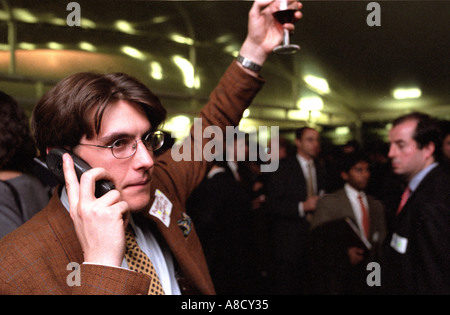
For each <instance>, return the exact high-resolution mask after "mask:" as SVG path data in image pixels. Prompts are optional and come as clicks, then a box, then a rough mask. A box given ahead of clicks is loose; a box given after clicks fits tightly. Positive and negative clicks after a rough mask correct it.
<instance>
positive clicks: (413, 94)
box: [392, 88, 422, 100]
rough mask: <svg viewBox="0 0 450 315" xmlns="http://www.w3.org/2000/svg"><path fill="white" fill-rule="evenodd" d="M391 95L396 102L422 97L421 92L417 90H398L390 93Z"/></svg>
mask: <svg viewBox="0 0 450 315" xmlns="http://www.w3.org/2000/svg"><path fill="white" fill-rule="evenodd" d="M392 95H393V96H394V98H395V99H397V100H403V99H408V98H419V97H421V96H422V91H421V90H420V89H419V88H398V89H395V90H394V91H393V92H392Z"/></svg>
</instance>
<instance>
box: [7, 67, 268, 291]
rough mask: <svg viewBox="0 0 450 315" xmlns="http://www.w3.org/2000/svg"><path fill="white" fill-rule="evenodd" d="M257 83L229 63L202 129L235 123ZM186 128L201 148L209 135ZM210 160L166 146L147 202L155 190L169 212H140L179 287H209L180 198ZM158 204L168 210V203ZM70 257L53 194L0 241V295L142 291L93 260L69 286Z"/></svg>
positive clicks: (68, 226)
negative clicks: (171, 262) (176, 155)
mask: <svg viewBox="0 0 450 315" xmlns="http://www.w3.org/2000/svg"><path fill="white" fill-rule="evenodd" d="M263 82H264V81H263V80H262V79H261V78H255V77H253V76H250V75H248V74H247V73H245V72H244V71H243V70H242V69H241V68H240V67H239V66H238V65H237V64H236V62H233V63H232V64H231V65H230V67H229V68H228V70H227V72H226V73H225V74H224V76H223V77H222V79H221V80H220V82H219V84H218V86H217V87H216V89H215V90H214V91H213V92H212V94H211V96H210V101H209V102H208V104H207V105H206V106H205V107H204V108H203V109H202V111H201V113H200V117H201V118H202V126H201V128H202V130H203V129H204V128H206V127H207V126H210V125H215V126H219V127H220V128H222V129H223V130H224V129H225V126H228V125H230V126H235V125H237V124H238V122H239V120H240V118H241V116H242V113H243V111H244V110H245V108H246V107H247V106H248V105H249V104H250V103H251V101H252V99H253V98H254V96H255V95H256V94H257V92H258V91H259V89H260V88H261V87H262V85H263ZM202 130H201V131H202ZM192 134H193V132H191V136H190V137H189V138H188V140H187V141H190V142H191V144H192V148H193V150H200V149H202V147H203V146H204V145H205V143H207V142H208V140H209V139H203V141H197V142H195V143H194V138H193V137H194V136H193V135H192ZM224 134H225V132H224ZM193 154H194V153H193V151H192V156H193ZM210 166H211V163H209V162H206V161H204V160H202V161H193V159H192V161H184V160H182V161H179V162H175V161H173V159H172V155H171V150H168V151H167V152H166V153H164V154H163V155H161V156H160V157H158V160H157V161H155V166H154V170H153V177H152V178H153V179H152V188H151V196H152V198H153V201H154V202H153V203H152V205H153V206H152V208H154V207H156V208H158V207H160V206H161V205H160V203H159V201H160V200H158V198H159V197H158V196H161V194H163V195H164V196H165V197H166V198H167V199H166V200H169V201H170V203H171V204H172V207H171V211H169V212H170V214H169V212H167V214H168V215H169V217H168V218H167V217H166V218H165V221H164V223H163V222H162V220H161V217H158V216H154V215H151V213H150V212H151V211H149V212H147V213H143V215H144V216H145V217H146V218H147V219H150V220H152V222H154V224H155V225H156V228H157V230H158V231H159V234H160V236H161V237H162V238H163V240H164V241H165V243H166V244H167V245H168V247H169V248H170V250H171V252H172V254H173V256H174V258H175V262H176V265H177V270H178V271H179V273H180V275H181V279H180V280H179V284H180V289H181V290H182V292H183V293H201V294H214V293H215V290H214V287H213V284H212V281H211V278H210V276H209V272H208V267H207V265H206V262H205V258H204V255H203V250H202V247H201V245H200V242H199V239H198V236H197V234H196V232H195V228H194V227H193V225H192V223H191V222H190V221H189V218H188V217H186V214H185V202H186V199H187V198H188V196H189V195H190V193H191V192H192V190H193V189H194V188H195V187H196V186H197V185H198V184H199V183H200V182H201V180H202V179H203V177H204V176H205V174H206V172H207V171H208V169H209V168H210ZM156 190H158V192H156ZM150 210H151V209H150ZM159 210H169V208H168V207H167V203H166V206H162V208H161V207H160V209H159ZM166 224H167V226H166ZM70 262H78V263H80V264H81V263H82V262H83V254H82V250H81V246H80V244H79V242H78V239H77V237H76V233H75V231H74V227H73V224H72V221H71V219H70V217H69V216H68V213H67V211H66V210H65V209H64V208H63V206H62V204H61V202H60V201H59V198H58V195H56V196H54V197H53V198H52V200H51V202H50V203H49V205H48V206H47V207H46V208H45V209H44V210H42V211H41V212H40V213H38V215H36V216H35V217H33V218H32V219H31V220H30V221H28V222H27V223H26V224H25V225H23V226H22V227H21V228H19V229H17V230H15V231H14V232H12V233H10V234H9V235H7V236H6V237H5V238H3V239H2V240H0V294H147V291H148V286H149V282H150V277H149V276H147V275H143V274H139V273H136V272H133V271H130V270H124V269H121V268H113V267H105V266H99V265H89V264H82V265H81V269H80V274H81V285H80V286H69V285H68V284H67V278H68V276H69V274H70V272H71V271H70V270H67V265H68V263H70Z"/></svg>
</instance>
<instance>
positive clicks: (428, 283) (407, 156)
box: [382, 112, 450, 294]
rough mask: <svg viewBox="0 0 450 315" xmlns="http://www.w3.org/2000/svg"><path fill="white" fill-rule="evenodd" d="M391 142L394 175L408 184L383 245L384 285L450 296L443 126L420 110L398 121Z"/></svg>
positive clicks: (449, 179)
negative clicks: (442, 152) (442, 145)
mask: <svg viewBox="0 0 450 315" xmlns="http://www.w3.org/2000/svg"><path fill="white" fill-rule="evenodd" d="M389 141H390V150H389V154H388V155H389V158H391V160H392V168H393V171H394V173H396V174H398V175H401V176H402V177H403V178H404V180H405V182H406V184H407V185H406V189H405V191H404V193H403V195H402V198H401V201H400V205H399V207H398V209H397V213H396V217H395V221H394V223H393V228H392V231H391V233H390V235H389V236H388V237H387V239H386V243H385V251H384V254H383V255H384V258H385V262H384V264H383V266H382V274H383V280H382V287H383V288H384V289H385V292H386V293H389V294H450V228H449V227H450V186H449V183H450V171H449V170H448V168H447V167H445V166H444V165H442V164H441V163H440V162H439V158H440V155H441V143H442V139H441V135H440V133H439V123H438V121H437V120H436V119H433V118H432V117H430V116H428V115H426V114H422V113H418V112H414V113H411V114H408V115H405V116H402V117H399V118H398V119H396V120H395V121H394V123H393V127H392V129H391V130H390V132H389Z"/></svg>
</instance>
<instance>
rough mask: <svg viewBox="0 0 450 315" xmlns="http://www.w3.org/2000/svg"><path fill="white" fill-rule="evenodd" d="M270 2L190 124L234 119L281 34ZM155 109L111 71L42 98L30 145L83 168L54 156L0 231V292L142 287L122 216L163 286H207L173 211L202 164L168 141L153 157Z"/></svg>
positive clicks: (171, 289)
mask: <svg viewBox="0 0 450 315" xmlns="http://www.w3.org/2000/svg"><path fill="white" fill-rule="evenodd" d="M296 5H298V8H299V9H300V7H301V4H300V3H297V4H296ZM276 10H278V4H276V3H275V2H274V1H269V0H264V1H256V2H255V3H254V5H253V6H252V8H251V10H250V13H249V29H248V35H247V38H246V40H245V41H244V44H243V45H242V47H241V50H240V57H239V58H238V60H237V61H234V62H233V63H232V64H231V65H230V67H229V68H228V70H227V71H226V73H225V74H224V76H223V77H222V79H221V80H220V82H219V84H218V86H217V87H216V89H215V90H214V91H213V92H212V94H211V96H210V100H209V102H208V104H207V105H206V106H205V107H204V108H203V109H202V111H201V113H200V118H201V130H204V129H205V128H207V127H208V126H217V127H219V128H221V130H225V127H226V126H236V125H237V124H238V123H239V120H240V118H241V116H242V113H243V111H244V110H245V109H246V108H247V107H248V106H249V105H250V103H251V102H252V100H253V98H254V97H255V95H256V94H257V92H258V91H259V89H260V88H261V87H262V85H263V80H262V79H261V77H260V76H259V73H258V72H259V70H260V66H261V65H262V64H263V63H264V61H265V60H266V58H267V56H268V55H269V54H270V53H271V51H272V49H273V48H274V47H275V46H276V45H278V44H279V43H280V42H281V39H282V34H283V27H281V25H280V24H277V22H275V21H274V18H273V16H272V13H273V12H274V11H276ZM300 17H301V13H300V12H298V13H296V19H299V18H300ZM284 27H285V28H288V29H293V25H292V24H285V25H284ZM165 115H166V111H165V109H164V108H163V107H162V105H161V103H160V101H159V99H158V98H157V97H156V96H155V95H153V93H152V92H151V91H150V90H148V88H147V87H145V86H144V85H143V84H142V83H140V82H139V81H137V80H136V79H134V78H132V77H130V76H128V75H125V74H122V73H113V74H106V75H100V74H94V73H78V74H74V75H71V76H69V77H67V78H65V79H63V80H62V81H61V82H59V83H58V84H57V85H56V86H55V87H54V88H53V89H52V90H50V91H49V92H48V93H47V94H46V95H44V96H43V97H42V99H41V100H40V101H39V102H38V104H37V105H36V107H35V109H34V112H33V121H32V127H33V131H34V134H35V137H36V142H37V145H38V148H39V150H40V152H41V154H43V155H44V156H45V155H46V154H47V153H48V152H49V150H51V149H52V148H64V149H67V150H69V151H71V152H72V153H73V154H75V155H77V156H79V157H81V158H82V159H83V160H85V161H86V162H87V163H88V164H89V165H90V166H92V167H93V168H92V169H91V170H89V171H87V172H86V173H84V174H83V176H82V177H81V179H80V181H78V179H77V177H76V174H75V171H74V168H73V160H72V158H71V157H70V155H68V154H66V155H64V156H63V170H64V176H65V182H66V184H65V186H63V187H62V186H60V187H59V188H58V189H56V190H55V192H54V195H53V198H52V199H51V201H50V203H49V204H48V206H47V207H46V208H44V209H43V210H42V211H41V212H40V213H38V214H37V215H36V216H35V217H34V218H32V219H31V220H30V221H28V222H27V223H26V224H25V225H23V226H22V227H20V228H19V229H17V230H16V231H14V232H12V233H10V234H9V235H7V236H5V237H4V238H3V239H2V240H0V294H147V293H148V291H149V284H150V280H151V279H152V277H151V276H149V275H147V274H142V273H138V272H134V271H131V270H130V269H128V267H127V263H126V261H125V260H124V253H125V228H126V226H128V225H130V226H131V227H132V229H133V230H134V232H135V235H136V240H137V243H138V245H139V247H141V248H142V250H143V251H144V253H145V254H146V255H147V256H148V257H149V259H150V260H151V262H152V263H153V265H154V267H155V270H156V273H157V277H158V278H159V280H160V282H161V284H162V287H163V289H164V292H165V294H184V293H194V294H214V293H215V291H214V286H213V284H212V281H211V278H210V276H209V272H208V267H207V265H206V262H205V258H204V256H203V251H202V248H201V244H200V242H199V240H198V237H197V235H196V232H195V228H194V227H193V224H192V222H191V220H190V218H189V217H188V216H187V215H186V213H185V201H186V198H187V197H188V196H189V194H190V193H191V191H192V190H193V189H194V188H195V187H196V186H197V185H198V184H199V183H200V181H201V180H202V179H203V177H204V175H205V174H206V172H207V171H208V169H209V167H210V163H209V162H207V161H205V160H204V159H203V160H201V161H194V159H191V160H192V161H188V160H189V159H188V160H181V161H174V160H173V157H172V152H171V150H169V151H167V152H165V153H164V154H163V155H161V156H160V157H158V159H155V158H154V155H153V151H154V150H155V149H157V148H158V147H159V146H160V144H161V141H160V140H161V139H160V138H158V136H157V134H158V133H157V128H158V126H159V125H160V124H161V123H162V121H163V120H164V119H165ZM224 134H225V132H224ZM194 135H195V133H194V132H191V135H190V136H189V137H188V138H187V140H186V141H188V142H190V143H191V148H192V150H191V157H193V156H194V151H195V150H202V148H203V147H204V145H205V144H206V143H207V140H209V139H201V141H194ZM186 147H189V146H186ZM100 179H107V180H110V181H112V182H113V184H114V186H115V189H113V190H111V191H109V192H108V193H106V194H105V195H103V196H101V197H99V198H97V197H96V196H95V194H94V190H95V182H96V181H98V180H100ZM78 267H79V268H78Z"/></svg>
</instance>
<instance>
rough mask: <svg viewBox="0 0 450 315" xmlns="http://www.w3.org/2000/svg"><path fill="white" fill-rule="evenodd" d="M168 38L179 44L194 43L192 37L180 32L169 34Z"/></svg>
mask: <svg viewBox="0 0 450 315" xmlns="http://www.w3.org/2000/svg"><path fill="white" fill-rule="evenodd" d="M170 39H171V40H173V41H174V42H176V43H179V44H185V45H190V46H192V45H194V40H193V39H192V38H189V37H186V36H183V35H180V34H172V35H170Z"/></svg>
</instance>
